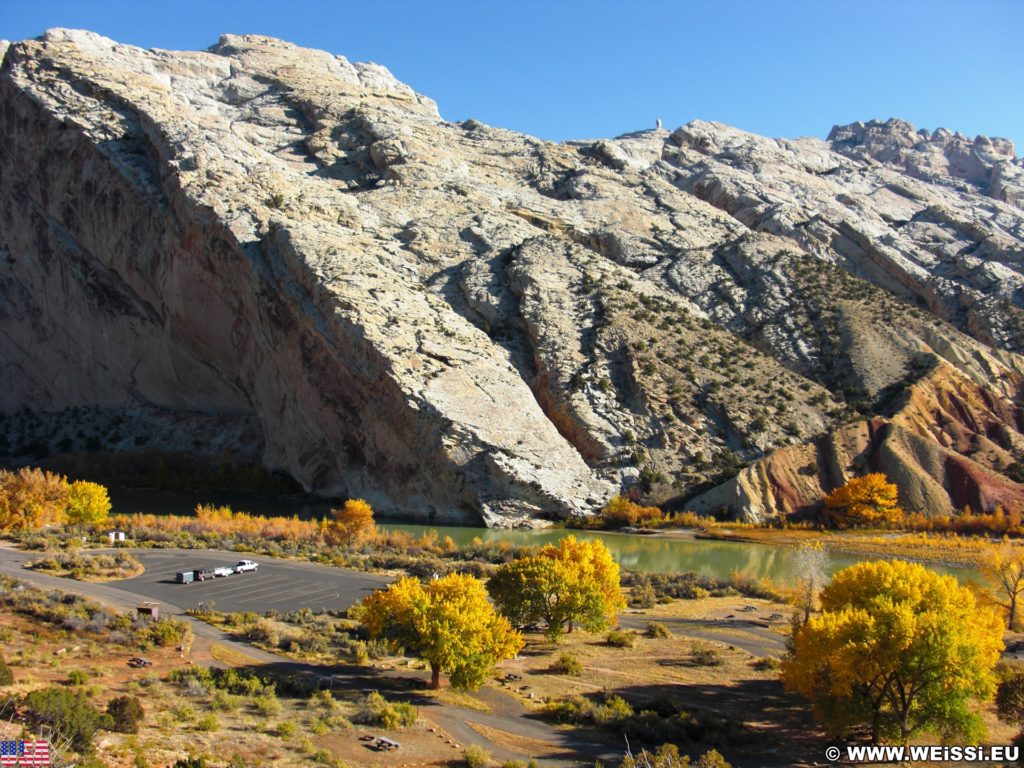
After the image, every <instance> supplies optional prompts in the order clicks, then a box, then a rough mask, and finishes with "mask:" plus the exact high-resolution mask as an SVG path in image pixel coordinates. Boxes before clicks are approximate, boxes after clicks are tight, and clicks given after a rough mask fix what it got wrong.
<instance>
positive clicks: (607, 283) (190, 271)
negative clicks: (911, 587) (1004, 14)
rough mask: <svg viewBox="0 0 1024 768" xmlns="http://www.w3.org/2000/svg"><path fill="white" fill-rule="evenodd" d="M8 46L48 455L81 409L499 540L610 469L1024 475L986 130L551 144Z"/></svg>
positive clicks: (149, 65)
mask: <svg viewBox="0 0 1024 768" xmlns="http://www.w3.org/2000/svg"><path fill="white" fill-rule="evenodd" d="M3 56H4V63H3V68H2V71H0V120H2V123H0V125H2V131H3V138H4V140H3V142H2V143H0V263H3V264H4V268H3V270H2V271H0V410H2V411H4V412H7V413H8V414H10V413H12V412H14V411H16V410H17V409H19V408H25V407H27V408H29V409H31V412H32V414H33V419H35V420H36V421H37V422H41V423H44V424H46V425H47V426H46V427H45V428H43V429H42V430H41V432H40V433H38V434H33V435H32V438H33V440H34V442H35V444H36V445H38V444H39V443H40V441H41V442H42V445H43V448H44V452H45V451H47V450H48V451H55V450H58V449H60V450H67V449H71V450H78V449H82V448H83V447H85V446H83V445H82V444H81V443H82V441H83V430H82V428H81V427H80V426H76V425H78V424H80V422H81V419H82V414H83V412H84V413H86V414H88V418H89V419H92V421H93V422H94V423H100V424H102V425H108V427H107V428H104V429H102V430H101V431H102V432H103V434H102V435H101V437H100V438H93V439H94V440H96V442H98V443H99V447H102V448H107V449H111V450H135V449H138V447H139V445H140V442H139V441H140V438H141V439H143V441H144V442H146V443H149V445H148V447H150V448H152V447H154V446H153V445H152V442H153V441H150V440H149V437H150V436H156V440H155V442H157V443H159V445H158V446H156V447H166V448H173V449H174V450H193V451H207V452H210V453H214V454H219V455H225V454H226V455H237V456H258V457H259V459H260V460H261V461H262V462H263V464H264V465H265V466H266V467H268V468H270V469H273V470H276V471H281V472H285V473H287V474H289V475H290V476H291V477H293V478H295V479H296V480H297V481H298V482H300V483H301V484H302V485H303V486H304V487H305V488H307V489H308V490H311V491H314V492H317V493H321V494H324V495H327V496H355V495H359V496H363V497H365V498H367V499H368V500H370V501H371V502H372V503H374V505H375V506H376V507H378V508H379V509H381V510H383V511H385V512H392V513H396V514H400V515H403V516H406V517H414V518H421V519H429V520H436V521H438V522H440V521H451V520H454V521H467V522H468V521H478V520H481V519H482V520H483V521H485V522H487V523H488V524H491V525H513V524H534V523H536V522H537V521H538V519H540V518H543V517H546V516H558V517H564V516H566V515H569V514H573V513H586V512H589V511H591V510H593V509H594V508H595V507H596V506H598V505H599V504H600V503H601V502H602V501H603V500H604V499H605V498H607V497H608V496H609V495H611V494H612V493H614V492H616V491H618V490H619V489H621V488H623V487H629V486H632V485H635V484H638V485H639V486H640V487H642V488H643V489H644V491H645V492H646V493H647V494H649V495H650V496H651V497H652V498H653V499H654V500H656V501H659V502H663V503H668V504H674V505H676V506H684V505H689V506H693V507H695V508H700V509H705V510H712V511H714V510H717V509H718V508H720V507H723V506H724V507H727V508H729V509H731V510H732V511H733V513H736V514H742V515H746V516H748V517H761V516H764V515H770V514H774V513H777V512H780V511H786V510H792V509H798V508H801V507H803V506H807V505H811V504H813V503H815V502H816V501H817V500H818V499H820V496H821V494H822V493H823V492H824V491H827V490H828V489H830V488H831V487H833V486H834V485H835V484H836V483H838V482H841V481H842V479H843V478H844V477H846V476H847V475H848V474H850V473H853V472H857V471H859V470H860V469H863V468H865V467H868V466H871V467H879V468H882V469H885V470H886V471H889V472H890V473H891V474H893V475H894V476H898V477H899V479H900V481H901V485H905V487H906V489H907V490H906V494H907V506H908V507H913V508H919V509H922V510H925V511H930V512H934V511H944V510H946V509H948V508H949V507H950V506H951V505H962V504H963V503H968V502H969V503H971V504H972V506H975V507H985V506H991V505H993V504H995V503H1004V504H1005V503H1017V502H1019V500H1020V499H1021V498H1022V497H1024V486H1021V485H1020V484H1018V483H1015V482H1013V481H1012V479H1010V478H1009V477H1007V476H1006V474H1005V472H1007V471H1008V470H1007V468H1015V467H1016V466H1017V465H1019V463H1020V462H1021V460H1022V459H1024V437H1022V433H1024V415H1022V410H1021V398H1022V391H1024V389H1022V384H1021V382H1022V376H1024V361H1022V359H1021V358H1020V357H1019V356H1018V355H1017V354H1015V353H1017V352H1020V351H1022V349H1024V310H1022V306H1024V270H1022V267H1021V260H1022V253H1024V250H1022V249H1024V210H1022V209H1021V205H1022V197H1021V189H1022V187H1021V183H1022V182H1021V179H1022V175H1024V167H1022V165H1021V162H1020V161H1019V160H1017V159H1016V156H1015V153H1014V150H1013V147H1012V145H1010V144H1009V143H1008V142H1005V141H1003V140H998V139H992V140H990V139H986V138H984V137H979V138H978V139H976V140H974V141H970V140H967V139H966V138H964V137H963V136H960V135H958V134H951V133H949V132H944V131H937V132H935V133H934V134H927V133H925V132H917V131H915V130H914V129H913V127H912V126H909V125H908V124H906V123H903V122H900V121H889V122H888V123H869V124H867V125H864V124H859V123H858V124H855V125H853V126H845V127H837V128H835V129H833V131H832V134H831V135H830V137H829V139H828V140H827V141H820V140H816V139H800V140H797V141H783V140H772V139H766V138H762V137H758V136H754V135H751V134H747V133H743V132H741V131H738V130H735V129H732V128H728V127H726V126H722V125H717V124H711V123H700V122H695V123H690V124H688V125H686V126H683V127H681V128H679V129H678V130H676V131H675V132H673V133H671V134H670V133H668V132H665V131H645V132H640V133H636V134H631V135H627V136H623V137H619V138H617V139H607V140H600V141H587V142H570V143H565V144H553V143H550V142H544V141H540V140H537V139H534V138H531V137H529V136H525V135H522V134H518V133H514V132H511V131H505V130H501V129H497V128H492V127H489V126H486V125H483V124H481V123H479V122H476V121H472V120H470V121H466V122H463V123H451V122H445V121H444V120H442V119H441V117H440V116H439V114H438V110H437V107H436V106H435V105H434V103H433V102H432V101H430V100H429V99H428V98H426V97H424V96H421V95H419V94H417V93H415V92H414V91H412V90H411V89H410V88H409V87H407V86H405V85H404V84H402V83H400V82H398V81H397V80H395V79H394V78H393V77H392V76H391V75H390V73H388V72H387V70H385V69H384V68H383V67H380V66H378V65H374V64H358V63H350V62H349V61H347V60H346V59H344V58H343V57H340V56H334V55H331V54H328V53H325V52H321V51H313V50H307V49H302V48H298V47H296V46H293V45H290V44H288V43H284V42H281V41H278V40H274V39H270V38H264V37H254V36H244V37H239V36H225V37H223V38H222V39H221V41H220V42H219V43H218V44H217V45H215V46H213V47H212V48H211V49H210V50H208V51H205V52H169V51H160V50H152V51H146V50H142V49H139V48H135V47H131V46H124V45H119V44H117V43H115V42H114V41H112V40H108V39H106V38H103V37H100V36H98V35H95V34H92V33H89V32H82V31H72V30H51V31H50V32H48V33H47V34H46V35H45V36H44V37H43V38H41V39H38V40H29V41H23V42H20V43H14V44H11V45H10V46H9V47H6V48H5V51H4V52H3ZM23 412H24V411H22V413H23ZM947 420H948V421H947ZM4 424H5V425H6V427H5V429H6V439H7V442H8V444H9V450H8V452H9V453H13V454H18V453H19V447H18V446H19V445H22V446H23V445H24V443H25V439H26V438H25V434H24V420H22V421H18V420H17V419H14V418H8V419H6V420H5V422H4ZM110 424H116V425H117V426H116V428H112V427H109V425H110ZM18 430H21V432H20V433H18ZM0 432H4V430H2V429H0ZM2 436H4V435H0V437H2ZM0 447H2V445H0ZM93 447H96V446H93ZM743 467H746V468H743ZM737 472H738V474H737ZM1014 473H1015V469H1013V470H1011V471H1010V474H1011V475H1013V474H1014ZM730 478H731V479H730Z"/></svg>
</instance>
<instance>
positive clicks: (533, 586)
mask: <svg viewBox="0 0 1024 768" xmlns="http://www.w3.org/2000/svg"><path fill="white" fill-rule="evenodd" d="M487 590H488V592H490V594H491V597H492V598H493V600H494V602H495V604H496V605H497V606H498V609H499V610H500V611H501V612H502V613H503V614H504V615H505V616H507V617H508V618H509V619H510V620H511V621H512V622H513V623H514V624H516V625H518V626H523V625H526V624H533V623H536V622H541V621H543V622H544V623H545V624H546V625H547V631H548V635H549V637H551V638H552V639H557V638H558V637H559V636H561V634H562V632H563V631H570V632H571V631H572V629H573V627H574V626H577V625H578V626H581V627H583V628H584V629H587V630H589V631H592V632H597V631H600V630H602V629H605V628H607V627H608V626H613V625H614V624H615V623H616V621H617V614H618V612H619V611H621V610H622V609H623V608H625V607H626V601H625V599H624V598H623V596H622V588H621V582H620V572H619V565H618V563H616V562H615V559H614V558H613V557H612V554H611V552H610V551H609V550H608V547H606V546H605V545H604V543H603V542H601V541H599V540H597V539H594V540H592V541H579V540H577V539H576V537H575V536H566V537H565V538H564V539H562V540H561V541H560V542H559V543H558V544H557V545H554V544H548V545H546V546H544V547H542V548H541V549H540V551H539V552H537V554H535V555H528V556H526V557H521V558H518V559H516V560H513V561H511V562H509V563H505V564H504V565H502V566H501V567H500V568H498V570H497V571H496V572H495V574H494V575H493V576H492V577H491V579H490V580H489V581H488V583H487Z"/></svg>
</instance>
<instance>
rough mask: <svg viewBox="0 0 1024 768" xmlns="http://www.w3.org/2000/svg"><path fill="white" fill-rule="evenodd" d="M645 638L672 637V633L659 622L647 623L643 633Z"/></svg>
mask: <svg viewBox="0 0 1024 768" xmlns="http://www.w3.org/2000/svg"><path fill="white" fill-rule="evenodd" d="M644 635H646V636H647V637H662V638H664V637H672V632H671V631H670V630H669V628H668V627H666V626H665V625H664V624H662V623H661V622H660V621H649V622H647V629H646V630H645V631H644Z"/></svg>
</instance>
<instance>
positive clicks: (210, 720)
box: [196, 714, 220, 733]
mask: <svg viewBox="0 0 1024 768" xmlns="http://www.w3.org/2000/svg"><path fill="white" fill-rule="evenodd" d="M196 730H197V731H206V732H208V733H209V732H212V731H219V730H220V720H218V719H217V716H216V715H214V714H207V715H203V716H202V717H200V718H199V719H198V720H197V721H196Z"/></svg>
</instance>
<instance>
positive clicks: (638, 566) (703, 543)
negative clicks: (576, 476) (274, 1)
mask: <svg viewBox="0 0 1024 768" xmlns="http://www.w3.org/2000/svg"><path fill="white" fill-rule="evenodd" d="M111 501H112V502H113V507H114V510H113V511H114V512H116V513H124V514H128V513H133V512H143V513H148V514H176V515H188V514H190V513H191V512H192V510H193V509H194V508H195V506H196V503H198V502H204V503H206V502H210V503H217V504H228V505H229V506H231V508H232V509H235V510H244V511H247V512H252V513H254V514H260V515H293V514H296V515H298V516H299V517H317V518H318V517H323V516H325V515H327V514H329V511H330V506H331V505H330V504H329V503H327V502H323V503H321V502H309V501H306V500H302V501H296V502H291V501H288V500H284V501H282V500H280V499H267V498H260V497H248V496H247V497H237V496H234V497H231V498H226V497H219V496H216V495H214V496H213V497H212V498H204V499H196V498H193V497H190V496H188V495H184V494H172V493H165V492H158V491H112V492H111ZM379 527H380V528H382V529H384V530H390V531H396V530H401V531H407V532H409V533H411V534H412V535H414V536H422V535H423V534H425V533H427V532H428V531H431V530H434V531H437V535H438V537H439V538H442V539H443V538H444V537H445V536H451V537H452V539H453V540H454V541H455V542H456V543H457V544H468V543H469V542H471V541H472V540H473V539H474V538H480V539H482V540H483V541H507V542H509V543H510V544H515V545H529V546H536V545H542V544H546V543H548V542H552V541H557V540H558V539H560V538H562V537H563V536H568V535H573V536H576V537H577V538H581V539H583V538H586V539H595V538H596V539H601V540H602V541H603V542H604V543H605V544H606V545H607V546H608V548H609V549H610V550H611V552H612V554H613V555H614V557H615V559H616V560H617V561H618V562H619V564H620V565H621V566H622V567H623V568H626V569H629V570H635V571H645V572H647V573H673V572H674V573H687V572H691V571H692V572H696V573H699V574H702V575H705V576H714V577H718V578H728V577H729V576H730V575H731V574H733V573H737V572H738V573H740V574H742V575H744V576H749V577H751V578H756V579H760V578H769V579H771V580H772V581H773V582H775V583H776V584H779V585H786V584H788V583H790V582H791V581H792V573H793V552H794V550H793V549H792V548H791V547H787V546H778V545H770V544H750V543H746V542H732V541H711V540H705V539H688V538H668V537H660V536H645V535H640V534H627V533H608V532H594V531H572V530H565V529H560V528H556V529H542V530H503V529H494V528H473V527H462V526H445V525H420V524H416V523H403V522H392V521H382V522H380V524H379ZM861 559H864V558H860V557H857V556H854V555H833V556H832V558H831V560H832V566H833V570H838V569H840V568H844V567H846V566H848V565H852V564H853V563H855V562H857V561H858V560H861ZM932 567H933V568H934V570H936V571H939V572H942V573H952V574H953V575H955V576H957V578H959V579H965V578H968V577H972V576H975V574H974V573H973V572H972V571H970V570H968V569H962V568H943V567H940V566H932Z"/></svg>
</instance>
